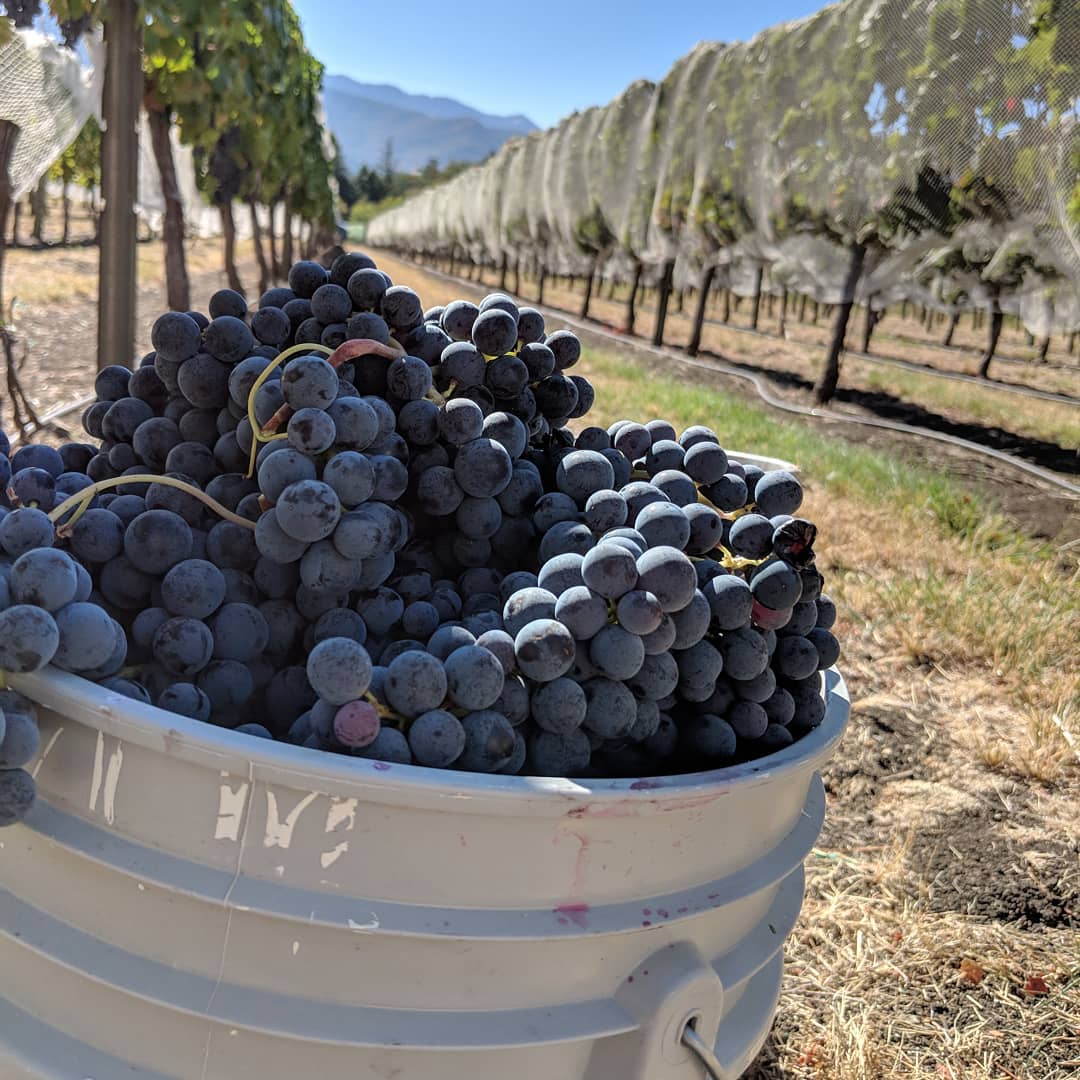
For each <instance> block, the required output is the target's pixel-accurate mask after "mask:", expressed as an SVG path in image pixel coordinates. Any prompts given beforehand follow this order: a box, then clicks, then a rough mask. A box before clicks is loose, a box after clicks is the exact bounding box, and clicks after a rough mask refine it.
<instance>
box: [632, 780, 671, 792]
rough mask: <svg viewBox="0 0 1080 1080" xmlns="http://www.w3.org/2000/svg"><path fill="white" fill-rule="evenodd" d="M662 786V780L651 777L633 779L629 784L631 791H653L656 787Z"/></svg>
mask: <svg viewBox="0 0 1080 1080" xmlns="http://www.w3.org/2000/svg"><path fill="white" fill-rule="evenodd" d="M663 786H664V781H663V780H656V779H651V778H645V779H643V780H635V781H634V782H633V783H632V784H631V785H630V790H631V791H655V790H656V789H657V788H662V787H663Z"/></svg>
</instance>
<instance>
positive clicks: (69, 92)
mask: <svg viewBox="0 0 1080 1080" xmlns="http://www.w3.org/2000/svg"><path fill="white" fill-rule="evenodd" d="M85 45H86V50H87V54H88V55H89V57H90V59H91V63H90V64H89V65H85V64H83V63H82V61H80V59H79V56H78V54H77V53H76V52H75V51H74V50H73V49H68V48H65V47H64V46H63V45H61V44H59V43H58V42H56V41H53V40H52V38H50V37H48V36H47V35H45V34H42V33H39V32H38V31H36V30H19V31H16V32H15V33H13V34H12V35H11V37H10V39H9V40H8V42H7V44H4V45H0V120H10V121H11V122H12V123H14V124H16V125H18V127H19V137H18V139H17V140H16V143H15V155H14V158H13V160H12V162H11V165H10V167H9V169H10V173H11V179H12V182H13V183H14V188H15V190H14V194H15V196H16V197H18V196H20V195H23V194H25V193H26V192H27V191H29V190H30V189H31V188H32V187H33V186H34V185H35V184H36V183H37V182H38V180H39V179H40V178H41V175H42V173H44V172H45V170H46V169H48V167H49V166H50V165H51V164H52V163H53V162H54V161H55V160H56V159H57V158H58V157H59V156H60V154H61V153H62V152H63V151H64V149H65V148H66V147H67V146H68V145H69V144H70V143H71V141H72V140H73V139H74V138H75V136H76V135H78V133H79V131H80V129H81V128H82V126H83V124H85V123H86V121H87V119H88V117H89V116H90V115H91V113H95V114H96V113H98V112H99V110H100V107H101V86H102V73H103V72H104V65H103V64H102V63H101V59H102V56H103V49H102V46H101V39H100V37H99V36H90V35H88V36H87V37H86V39H85Z"/></svg>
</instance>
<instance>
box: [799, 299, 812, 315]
mask: <svg viewBox="0 0 1080 1080" xmlns="http://www.w3.org/2000/svg"><path fill="white" fill-rule="evenodd" d="M809 299H810V297H808V296H807V295H806V293H803V294H802V296H801V297H800V298H799V322H805V321H806V304H807V301H808V300H809Z"/></svg>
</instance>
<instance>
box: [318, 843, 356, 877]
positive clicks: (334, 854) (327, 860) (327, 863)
mask: <svg viewBox="0 0 1080 1080" xmlns="http://www.w3.org/2000/svg"><path fill="white" fill-rule="evenodd" d="M348 850H349V841H348V840H342V841H341V843H340V844H338V845H337V846H336V847H335V848H334V849H333V850H332V851H324V852H323V853H322V854H321V855H320V856H319V862H321V863H322V868H323V869H324V870H327V869H329V868H330V867H331V866H333V865H334V863H336V862H337V861H338V859H340V858H341V856H342V855H344V854H345V852H346V851H348Z"/></svg>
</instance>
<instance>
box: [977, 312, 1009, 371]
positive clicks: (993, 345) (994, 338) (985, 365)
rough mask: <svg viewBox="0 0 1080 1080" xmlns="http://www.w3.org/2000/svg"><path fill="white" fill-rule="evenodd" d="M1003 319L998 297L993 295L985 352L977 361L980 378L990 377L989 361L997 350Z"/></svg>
mask: <svg viewBox="0 0 1080 1080" xmlns="http://www.w3.org/2000/svg"><path fill="white" fill-rule="evenodd" d="M1004 319H1005V317H1004V316H1003V315H1002V313H1001V304H1000V303H998V298H997V297H996V296H995V297H994V303H993V308H992V309H991V312H990V337H989V339H988V340H987V342H986V352H984V353H983V355H982V360H980V361H979V378H980V379H988V378H989V377H990V361H991V360H993V359H994V353H995V352H997V344H998V338H1000V337H1001V324H1002V323H1003V322H1004Z"/></svg>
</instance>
